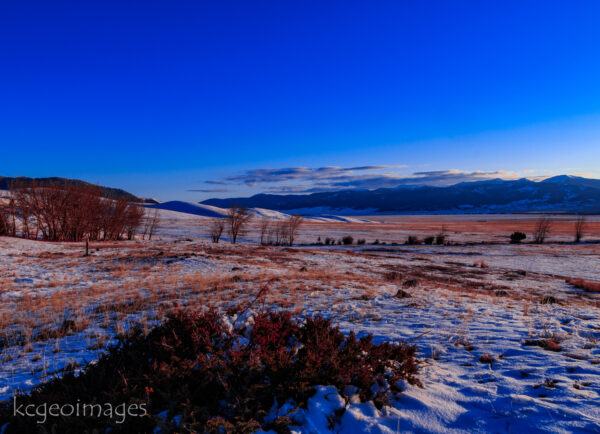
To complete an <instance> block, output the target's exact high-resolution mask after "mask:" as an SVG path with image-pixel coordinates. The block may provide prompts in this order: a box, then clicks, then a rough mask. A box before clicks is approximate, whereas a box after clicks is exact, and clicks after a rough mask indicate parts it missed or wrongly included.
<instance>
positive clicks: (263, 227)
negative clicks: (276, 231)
mask: <svg viewBox="0 0 600 434" xmlns="http://www.w3.org/2000/svg"><path fill="white" fill-rule="evenodd" d="M270 225H271V222H270V221H269V219H268V218H266V217H265V218H263V219H262V220H261V221H260V226H259V230H260V244H261V245H262V246H265V245H267V244H269V243H270V242H271V237H270V233H269V227H270Z"/></svg>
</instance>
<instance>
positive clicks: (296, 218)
mask: <svg viewBox="0 0 600 434" xmlns="http://www.w3.org/2000/svg"><path fill="white" fill-rule="evenodd" d="M301 224H302V216H301V215H300V214H296V215H292V216H290V218H289V219H288V221H287V222H286V226H287V241H288V244H289V245H290V246H293V245H294V240H295V239H296V234H297V233H298V228H300V225H301Z"/></svg>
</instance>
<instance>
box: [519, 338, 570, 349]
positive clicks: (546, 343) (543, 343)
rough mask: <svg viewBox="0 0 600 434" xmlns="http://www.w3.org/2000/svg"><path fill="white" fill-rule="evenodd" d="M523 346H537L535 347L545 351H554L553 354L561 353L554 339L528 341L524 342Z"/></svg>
mask: <svg viewBox="0 0 600 434" xmlns="http://www.w3.org/2000/svg"><path fill="white" fill-rule="evenodd" d="M523 345H527V346H537V347H540V348H543V349H545V350H547V351H555V352H560V351H562V347H561V346H560V345H559V343H558V340H557V339H554V338H547V339H528V340H526V341H525V342H523Z"/></svg>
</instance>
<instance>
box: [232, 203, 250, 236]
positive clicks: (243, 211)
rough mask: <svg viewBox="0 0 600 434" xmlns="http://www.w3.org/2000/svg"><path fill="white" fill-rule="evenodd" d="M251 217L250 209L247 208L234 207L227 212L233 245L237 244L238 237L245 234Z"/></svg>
mask: <svg viewBox="0 0 600 434" xmlns="http://www.w3.org/2000/svg"><path fill="white" fill-rule="evenodd" d="M250 217H251V216H250V213H249V212H248V208H247V207H245V206H238V205H232V206H231V208H229V209H228V210H227V226H228V229H229V234H230V235H231V242H232V243H233V244H235V243H236V242H237V239H238V236H240V235H241V234H243V232H244V229H245V227H246V223H248V221H249V220H250Z"/></svg>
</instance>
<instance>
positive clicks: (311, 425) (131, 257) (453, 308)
mask: <svg viewBox="0 0 600 434" xmlns="http://www.w3.org/2000/svg"><path fill="white" fill-rule="evenodd" d="M161 217H162V219H163V220H162V221H161V225H160V228H159V233H158V234H157V236H156V239H155V240H153V241H152V242H137V241H133V242H122V243H92V252H93V254H92V255H91V256H90V257H87V258H83V257H82V253H83V246H82V245H81V244H79V243H46V242H36V241H28V240H21V239H16V238H7V237H0V301H1V304H0V345H1V346H0V361H1V364H0V399H9V398H10V397H11V396H12V394H14V393H15V392H16V391H17V390H29V389H30V388H31V387H33V386H35V385H36V384H39V383H40V382H42V381H45V380H46V379H48V378H50V377H51V376H53V375H60V372H61V370H63V369H69V368H74V367H76V366H78V365H82V364H84V363H86V362H90V361H93V360H95V359H97V358H98V356H99V354H100V353H101V352H102V351H103V349H104V348H106V346H107V345H109V344H110V343H111V342H114V338H115V336H116V335H117V334H119V333H122V332H124V331H126V330H127V329H129V328H131V327H133V326H134V325H136V324H137V325H140V326H142V327H143V328H144V329H145V330H147V329H149V328H150V327H151V326H152V325H153V324H156V323H157V322H159V321H160V320H161V319H162V318H164V316H165V315H166V313H167V312H169V310H171V309H176V308H179V307H189V308H198V309H202V308H204V307H206V306H209V305H214V306H216V307H226V306H228V305H231V304H232V303H247V302H249V300H252V299H253V298H254V297H255V296H256V293H257V291H258V288H261V287H268V288H270V290H269V292H268V294H267V298H266V303H267V305H270V306H274V307H276V308H285V309H290V310H293V311H295V312H297V313H302V314H307V315H313V314H321V315H324V316H327V317H331V318H332V319H333V320H334V321H335V323H336V324H338V325H339V326H340V328H341V329H342V331H344V332H349V331H351V330H353V331H355V332H356V333H358V334H359V335H361V334H364V333H372V334H373V335H374V339H375V340H376V341H383V340H392V341H407V340H408V341H412V340H414V343H415V344H416V345H417V346H418V348H419V353H418V357H419V358H420V359H421V360H422V361H423V363H422V368H421V373H420V375H419V377H420V379H421V380H422V382H423V385H424V387H423V388H419V387H417V386H410V385H408V384H406V385H404V389H405V390H404V392H403V393H402V394H400V395H398V396H396V397H395V398H394V399H393V400H392V405H391V406H390V407H384V408H383V409H382V410H377V409H376V408H375V407H374V406H373V405H372V403H360V402H358V401H356V400H352V401H351V402H349V403H347V404H346V403H344V402H343V400H342V399H341V397H340V396H339V393H338V391H336V390H334V389H333V388H331V387H327V386H325V385H324V386H323V387H320V388H318V390H317V394H316V395H315V397H313V398H312V399H311V401H310V402H309V405H308V408H307V409H305V410H300V411H297V415H296V417H295V418H294V420H296V423H297V425H296V426H295V427H294V428H293V429H294V430H295V431H297V432H303V433H309V432H319V433H322V432H344V433H353V432H374V433H393V432H440V433H442V432H525V431H531V432H598V431H599V430H600V428H599V427H600V405H599V404H598V403H599V402H600V396H599V395H600V345H599V342H600V314H599V312H600V294H595V293H586V292H584V291H582V290H578V289H575V288H573V287H571V286H570V285H568V284H567V283H565V281H564V277H583V278H588V279H596V280H600V278H599V276H600V268H599V267H600V265H599V264H600V251H599V246H598V245H596V244H588V245H578V246H575V245H568V244H550V245H542V246H536V245H521V246H511V245H507V244H480V245H459V246H389V245H388V246H381V245H379V246H373V245H365V246H352V247H347V246H340V247H338V246H336V247H317V246H302V247H296V248H275V247H260V246H257V245H256V244H255V241H252V240H253V238H252V236H253V235H252V234H247V235H246V237H245V240H246V243H245V244H242V245H237V246H231V245H229V244H228V243H220V244H218V245H215V244H212V243H208V242H206V241H205V238H202V236H201V235H200V233H201V229H199V228H201V225H202V221H201V219H197V218H195V216H193V217H190V215H189V214H181V213H178V212H175V211H164V210H163V211H161ZM344 225H346V223H339V225H338V226H332V224H331V223H323V226H319V223H316V222H313V223H311V225H308V226H307V228H306V229H305V230H304V233H303V234H302V237H304V239H306V240H313V239H315V238H316V236H317V234H321V233H329V232H331V231H332V230H337V231H339V233H345V231H347V228H348V226H344ZM350 225H359V223H350ZM374 227H379V225H371V224H368V223H366V224H365V225H364V226H356V227H355V226H353V228H354V229H353V230H356V231H361V232H360V233H365V232H366V233H369V231H379V232H377V233H374V234H373V235H372V236H373V237H375V236H378V237H380V236H381V229H373V228H374ZM465 227H466V228H469V229H468V230H471V229H472V227H471V226H470V223H469V222H467V223H466V224H465ZM321 231H323V232H321ZM251 241H252V244H250V242H251ZM481 260H484V261H485V262H486V265H487V266H486V267H483V268H482V267H481V266H477V267H475V266H473V264H474V263H475V262H478V261H481ZM408 280H414V281H415V282H413V283H414V284H413V285H404V283H405V282H406V281H408ZM399 289H402V290H403V291H405V292H406V293H408V294H409V295H410V297H409V298H397V297H396V293H397V292H398V290H399ZM546 297H551V298H552V299H553V300H555V301H557V302H558V303H556V304H542V301H543V300H544V299H545V298H546ZM65 320H72V321H73V326H72V327H71V326H70V325H69V324H70V323H69V322H65ZM65 324H67V326H68V327H66V330H65V326H64V325H65ZM61 327H62V328H63V330H62V332H61V333H58V331H60V330H61ZM545 340H554V341H556V344H557V346H558V347H559V348H558V349H560V351H549V350H546V349H544V348H542V347H540V346H539V345H526V344H527V343H532V342H533V343H536V342H537V343H539V342H542V341H545ZM555 349H556V348H555ZM482 356H486V357H483V358H482ZM487 356H489V357H487ZM486 360H487V361H492V362H491V363H489V362H486ZM343 406H345V408H346V410H345V412H344V414H343V415H342V416H341V417H339V418H338V419H337V421H336V424H335V425H334V429H333V431H330V430H329V420H330V418H331V417H332V416H333V412H334V410H336V409H338V408H340V407H343Z"/></svg>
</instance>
